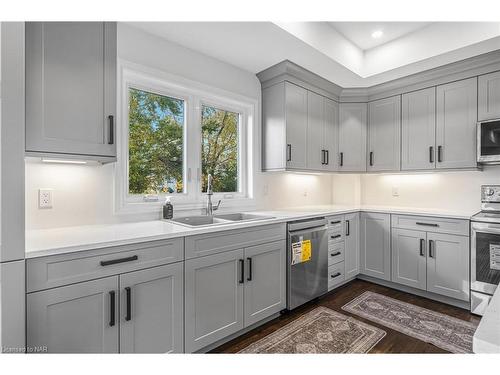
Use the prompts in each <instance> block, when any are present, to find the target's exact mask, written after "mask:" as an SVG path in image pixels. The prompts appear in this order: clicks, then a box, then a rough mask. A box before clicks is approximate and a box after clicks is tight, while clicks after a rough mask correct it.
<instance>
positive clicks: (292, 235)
mask: <svg viewBox="0 0 500 375" xmlns="http://www.w3.org/2000/svg"><path fill="white" fill-rule="evenodd" d="M326 223H327V221H326V219H325V218H324V217H322V218H315V219H308V220H301V221H295V222H291V223H288V242H287V309H288V310H292V309H294V308H296V307H298V306H300V305H302V304H304V303H306V302H308V301H310V300H312V299H314V298H316V297H319V296H321V295H323V294H325V293H326V292H327V291H328V235H327V225H326Z"/></svg>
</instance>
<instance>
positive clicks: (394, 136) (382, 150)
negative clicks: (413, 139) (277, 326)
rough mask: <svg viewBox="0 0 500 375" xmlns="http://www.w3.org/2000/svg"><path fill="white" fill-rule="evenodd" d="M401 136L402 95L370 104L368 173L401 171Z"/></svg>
mask: <svg viewBox="0 0 500 375" xmlns="http://www.w3.org/2000/svg"><path fill="white" fill-rule="evenodd" d="M400 134H401V96H400V95H398V96H392V97H390V98H385V99H380V100H375V101H373V102H370V103H368V160H367V164H368V165H367V170H368V172H370V171H372V172H375V171H398V170H399V169H400V167H401V166H400V160H401V150H400V144H401V136H400Z"/></svg>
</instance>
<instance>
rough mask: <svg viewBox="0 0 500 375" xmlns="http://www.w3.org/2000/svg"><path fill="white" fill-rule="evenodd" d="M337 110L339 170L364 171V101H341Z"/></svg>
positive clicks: (365, 119)
mask: <svg viewBox="0 0 500 375" xmlns="http://www.w3.org/2000/svg"><path fill="white" fill-rule="evenodd" d="M339 107H340V110H339V116H340V120H339V169H338V170H339V171H344V172H365V171H366V121H367V118H366V116H367V104H366V103H341V104H340V106H339Z"/></svg>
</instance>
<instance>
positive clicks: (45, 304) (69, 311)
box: [26, 276, 119, 353]
mask: <svg viewBox="0 0 500 375" xmlns="http://www.w3.org/2000/svg"><path fill="white" fill-rule="evenodd" d="M118 301H119V297H118V276H113V277H106V278H104V279H99V280H94V281H87V282H84V283H79V284H74V285H69V286H64V287H60V288H54V289H50V290H45V291H41V292H36V293H32V294H28V296H27V299H26V309H27V346H28V348H29V350H42V351H43V350H45V349H44V348H46V351H48V352H49V353H118V349H119V337H118V336H119V315H118V314H119V309H118Z"/></svg>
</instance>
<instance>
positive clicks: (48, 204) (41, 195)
mask: <svg viewBox="0 0 500 375" xmlns="http://www.w3.org/2000/svg"><path fill="white" fill-rule="evenodd" d="M38 208H40V209H46V208H52V189H39V190H38Z"/></svg>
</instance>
